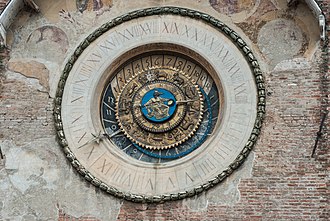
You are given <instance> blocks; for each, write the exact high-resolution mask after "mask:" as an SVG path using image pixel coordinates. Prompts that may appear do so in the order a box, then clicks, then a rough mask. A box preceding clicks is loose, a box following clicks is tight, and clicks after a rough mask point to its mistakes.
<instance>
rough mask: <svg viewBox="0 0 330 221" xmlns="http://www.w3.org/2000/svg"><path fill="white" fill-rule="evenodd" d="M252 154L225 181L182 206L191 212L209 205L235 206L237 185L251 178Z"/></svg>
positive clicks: (237, 198)
mask: <svg viewBox="0 0 330 221" xmlns="http://www.w3.org/2000/svg"><path fill="white" fill-rule="evenodd" d="M254 159H255V156H254V153H253V152H251V153H250V155H249V156H248V157H247V159H246V161H245V162H244V163H243V165H241V167H240V168H239V169H237V170H236V172H234V173H233V174H232V175H230V176H229V177H227V178H226V180H225V181H224V182H223V183H221V184H219V185H217V186H215V187H213V188H212V189H210V190H208V191H207V192H203V193H202V194H200V195H198V196H195V197H192V198H188V199H185V200H183V205H185V206H187V207H188V208H189V209H191V210H193V211H201V210H205V209H207V208H208V205H209V204H216V205H235V204H236V203H238V202H239V200H240V191H239V183H240V181H241V179H244V178H250V177H252V168H253V161H254Z"/></svg>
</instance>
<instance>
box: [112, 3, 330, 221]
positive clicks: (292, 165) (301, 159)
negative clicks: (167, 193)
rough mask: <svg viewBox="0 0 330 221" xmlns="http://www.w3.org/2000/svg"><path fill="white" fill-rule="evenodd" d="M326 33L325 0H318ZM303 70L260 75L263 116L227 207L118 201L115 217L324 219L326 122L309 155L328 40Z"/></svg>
mask: <svg viewBox="0 0 330 221" xmlns="http://www.w3.org/2000/svg"><path fill="white" fill-rule="evenodd" d="M320 4H321V6H322V9H323V10H324V14H325V15H326V16H327V28H328V31H327V35H328V36H329V32H330V13H329V12H330V1H320ZM321 45H324V46H323V48H322V46H321V47H320V48H319V50H318V52H317V53H316V54H317V55H318V57H317V58H316V62H315V63H314V65H313V67H312V68H311V69H308V70H303V71H301V70H298V71H290V72H288V71H282V72H275V71H272V72H269V73H265V77H266V84H267V91H268V96H267V117H266V119H265V122H264V125H263V130H262V134H261V136H260V139H259V141H258V144H257V145H256V147H255V149H254V152H255V162H254V166H253V171H252V177H251V178H248V179H247V178H244V179H242V180H241V182H240V184H239V191H240V195H241V196H240V200H239V202H238V203H236V204H235V205H232V206H226V205H212V204H208V205H207V207H206V208H204V209H203V210H199V211H194V210H192V209H189V208H188V207H185V206H184V204H183V203H182V202H180V201H179V202H174V203H164V204H161V205H137V204H133V203H130V202H123V206H122V207H121V211H120V214H119V216H118V219H119V220H135V219H137V220H234V219H237V220H328V219H329V217H330V213H329V212H330V206H329V205H330V204H329V196H330V192H329V172H330V164H329V163H330V162H329V159H330V158H329V153H330V151H329V147H330V144H329V140H328V134H327V128H326V126H328V125H329V122H330V117H328V118H327V120H326V124H325V125H326V126H325V127H324V130H323V132H324V134H323V136H322V138H321V139H320V142H319V145H318V147H317V150H316V154H315V157H314V158H311V153H312V149H313V146H314V142H315V138H316V133H317V131H318V130H319V126H320V121H321V117H322V115H323V113H324V110H326V109H328V110H329V109H330V108H329V103H328V98H329V68H328V67H329V65H330V63H329V58H328V52H329V48H330V47H329V46H330V45H329V41H328V40H326V41H324V42H321Z"/></svg>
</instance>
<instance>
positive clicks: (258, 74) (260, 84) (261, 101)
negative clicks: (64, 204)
mask: <svg viewBox="0 0 330 221" xmlns="http://www.w3.org/2000/svg"><path fill="white" fill-rule="evenodd" d="M157 15H173V16H182V17H187V18H190V19H194V20H198V21H201V22H203V23H205V24H206V25H209V26H210V27H211V28H213V29H214V30H216V31H218V32H220V33H222V34H223V35H224V36H226V37H227V38H228V39H230V40H231V42H232V43H233V44H234V45H235V46H236V47H237V48H238V49H239V50H240V52H241V53H242V54H243V55H244V57H245V59H246V61H247V62H248V64H249V66H250V70H251V72H252V74H253V75H254V76H253V78H254V81H255V85H256V90H257V98H256V99H257V105H256V118H255V122H254V126H253V129H252V132H251V134H250V136H249V139H248V141H247V142H246V144H245V146H244V147H243V148H242V150H241V151H240V153H239V154H238V155H237V157H236V159H235V160H234V161H233V162H232V163H231V164H230V165H229V166H228V167H227V168H226V169H224V170H222V171H218V174H217V175H216V176H214V177H213V178H212V179H209V180H207V181H206V182H204V183H203V184H202V185H198V186H195V187H194V188H191V189H190V190H186V191H182V192H177V193H170V194H160V195H153V196H149V195H144V194H133V193H129V192H124V191H121V190H119V189H118V188H116V187H113V186H110V185H108V184H106V183H104V182H102V181H101V180H100V179H98V178H97V177H95V176H94V175H92V173H90V172H89V171H88V170H87V169H86V168H85V167H84V166H83V165H82V164H81V163H80V162H79V160H78V159H77V158H76V156H75V154H74V153H73V152H72V150H71V149H70V147H69V146H68V142H67V139H66V137H65V134H64V129H63V123H62V113H61V104H62V96H63V91H64V87H65V84H66V81H67V78H68V76H69V74H70V71H71V70H72V68H73V65H74V63H75V62H76V61H77V59H78V57H79V56H80V55H81V54H82V53H83V51H84V50H85V49H86V48H87V47H88V46H89V45H90V44H91V43H92V42H94V41H95V40H96V39H97V38H98V37H100V36H101V35H102V34H104V33H105V32H107V31H109V30H111V29H112V28H114V27H116V26H118V25H120V24H122V23H125V22H128V21H130V20H133V19H137V18H143V17H148V16H157ZM265 94H266V93H265V84H264V78H263V75H262V71H261V69H260V67H259V63H258V61H257V59H256V57H255V56H254V55H253V53H252V50H251V49H250V48H249V47H248V46H247V44H246V42H245V41H244V40H242V38H241V37H239V36H238V34H237V33H236V32H235V31H233V30H232V29H230V28H229V27H228V26H226V25H225V24H224V23H222V22H221V21H219V20H218V19H216V18H214V17H212V16H210V15H208V14H205V13H202V12H199V11H195V10H191V9H185V8H178V7H154V8H146V9H141V10H136V11H133V12H129V13H127V14H124V15H122V16H119V17H117V18H114V19H113V20H112V21H110V22H107V23H105V24H104V25H102V26H101V27H100V28H98V29H97V30H95V31H94V32H93V33H91V34H90V35H89V36H88V37H86V38H85V39H84V40H83V41H82V42H81V43H80V45H79V46H78V47H77V48H76V50H75V51H74V53H73V54H72V55H71V57H70V58H69V59H68V61H67V63H66V65H65V67H64V70H63V72H62V76H61V78H60V80H59V83H58V88H57V92H56V97H55V101H54V102H55V104H54V121H55V128H56V131H57V138H58V141H59V143H60V145H61V146H62V148H63V151H64V153H65V155H66V157H67V159H68V160H69V161H70V163H71V164H72V166H73V167H74V168H76V170H77V171H78V173H79V174H80V175H81V176H83V177H84V178H85V179H86V180H87V181H89V182H91V183H92V184H93V185H94V186H96V187H98V188H100V189H102V190H103V191H105V192H107V193H109V194H111V195H113V196H115V197H118V198H122V199H125V200H129V201H133V202H141V203H160V202H164V201H173V200H179V199H184V198H186V197H192V196H194V195H197V194H199V193H201V192H203V191H205V190H208V189H209V188H211V187H213V186H215V185H216V184H218V183H220V182H221V181H223V180H224V179H225V178H226V177H227V176H229V175H230V174H232V173H233V171H234V170H236V169H237V168H238V167H239V166H240V165H241V164H242V163H243V162H244V160H245V159H246V158H247V156H248V154H249V153H250V151H251V150H252V148H253V146H254V145H255V143H256V141H257V138H258V135H259V134H260V129H261V126H262V122H263V119H264V116H265V106H266V101H265V98H266V95H265Z"/></svg>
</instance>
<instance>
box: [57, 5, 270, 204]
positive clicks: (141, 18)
mask: <svg viewBox="0 0 330 221" xmlns="http://www.w3.org/2000/svg"><path fill="white" fill-rule="evenodd" d="M55 100H56V101H55V124H56V129H57V134H58V138H59V142H60V143H61V145H62V147H63V150H64V152H65V154H66V157H67V158H68V159H69V160H70V162H71V163H72V165H73V166H74V167H75V168H76V169H77V170H78V172H79V174H81V175H82V176H83V177H84V178H85V179H86V180H88V181H90V182H91V183H92V184H93V185H95V186H97V187H99V188H101V189H102V190H104V191H106V192H108V193H110V194H112V195H114V196H117V197H120V198H124V199H127V200H132V201H135V202H161V201H167V200H176V199H182V198H185V197H189V196H193V195H195V194H198V193H200V192H201V191H203V190H207V189H208V188H210V187H212V186H214V185H215V184H217V183H219V182H221V181H222V180H223V179H224V178H225V177H227V176H229V175H230V174H231V173H232V172H233V170H235V169H236V168H238V166H239V165H241V164H242V162H243V161H244V159H245V158H246V157H247V155H248V153H249V152H250V150H251V149H252V147H253V145H254V143H255V142H256V139H257V136H258V134H259V133H260V127H261V123H262V119H263V116H264V112H265V89H264V83H263V77H262V74H261V71H260V68H259V65H258V62H257V61H256V59H255V57H254V55H253V54H252V52H251V50H250V49H249V47H248V46H247V44H246V43H245V42H244V41H243V40H242V39H241V38H240V37H239V36H238V34H237V33H236V32H235V31H233V30H231V29H230V28H229V27H227V26H226V25H224V24H223V23H222V22H220V21H218V20H217V19H216V18H213V17H211V16H209V15H206V14H204V13H201V12H197V11H193V10H189V9H183V8H173V7H164V8H162V7H160V8H150V9H141V10H139V11H135V12H131V13H128V14H125V15H123V16H120V17H118V18H115V19H114V20H112V21H110V22H108V23H106V24H104V25H103V26H102V27H100V28H99V29H97V30H96V31H95V32H93V33H91V35H89V36H88V37H87V38H86V39H85V40H84V41H83V42H82V43H81V44H80V45H79V46H78V47H77V49H76V50H75V52H74V53H73V55H72V56H71V57H70V58H69V59H68V62H67V64H66V66H65V68H64V71H63V75H62V77H61V79H60V82H59V86H58V90H57V97H56V99H55Z"/></svg>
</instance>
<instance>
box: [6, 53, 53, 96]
mask: <svg viewBox="0 0 330 221" xmlns="http://www.w3.org/2000/svg"><path fill="white" fill-rule="evenodd" d="M7 68H8V70H10V71H13V72H17V73H19V74H21V75H23V76H24V77H22V76H20V75H18V74H15V73H11V74H10V73H8V75H7V79H16V80H23V81H26V82H27V83H29V84H30V85H32V86H34V87H36V88H37V89H38V90H46V91H47V92H48V91H49V83H48V82H49V70H48V69H47V67H46V66H45V65H44V64H42V63H39V62H37V61H33V60H25V59H12V60H10V61H9V62H8V64H7ZM38 85H39V86H38ZM40 86H41V88H40Z"/></svg>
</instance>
